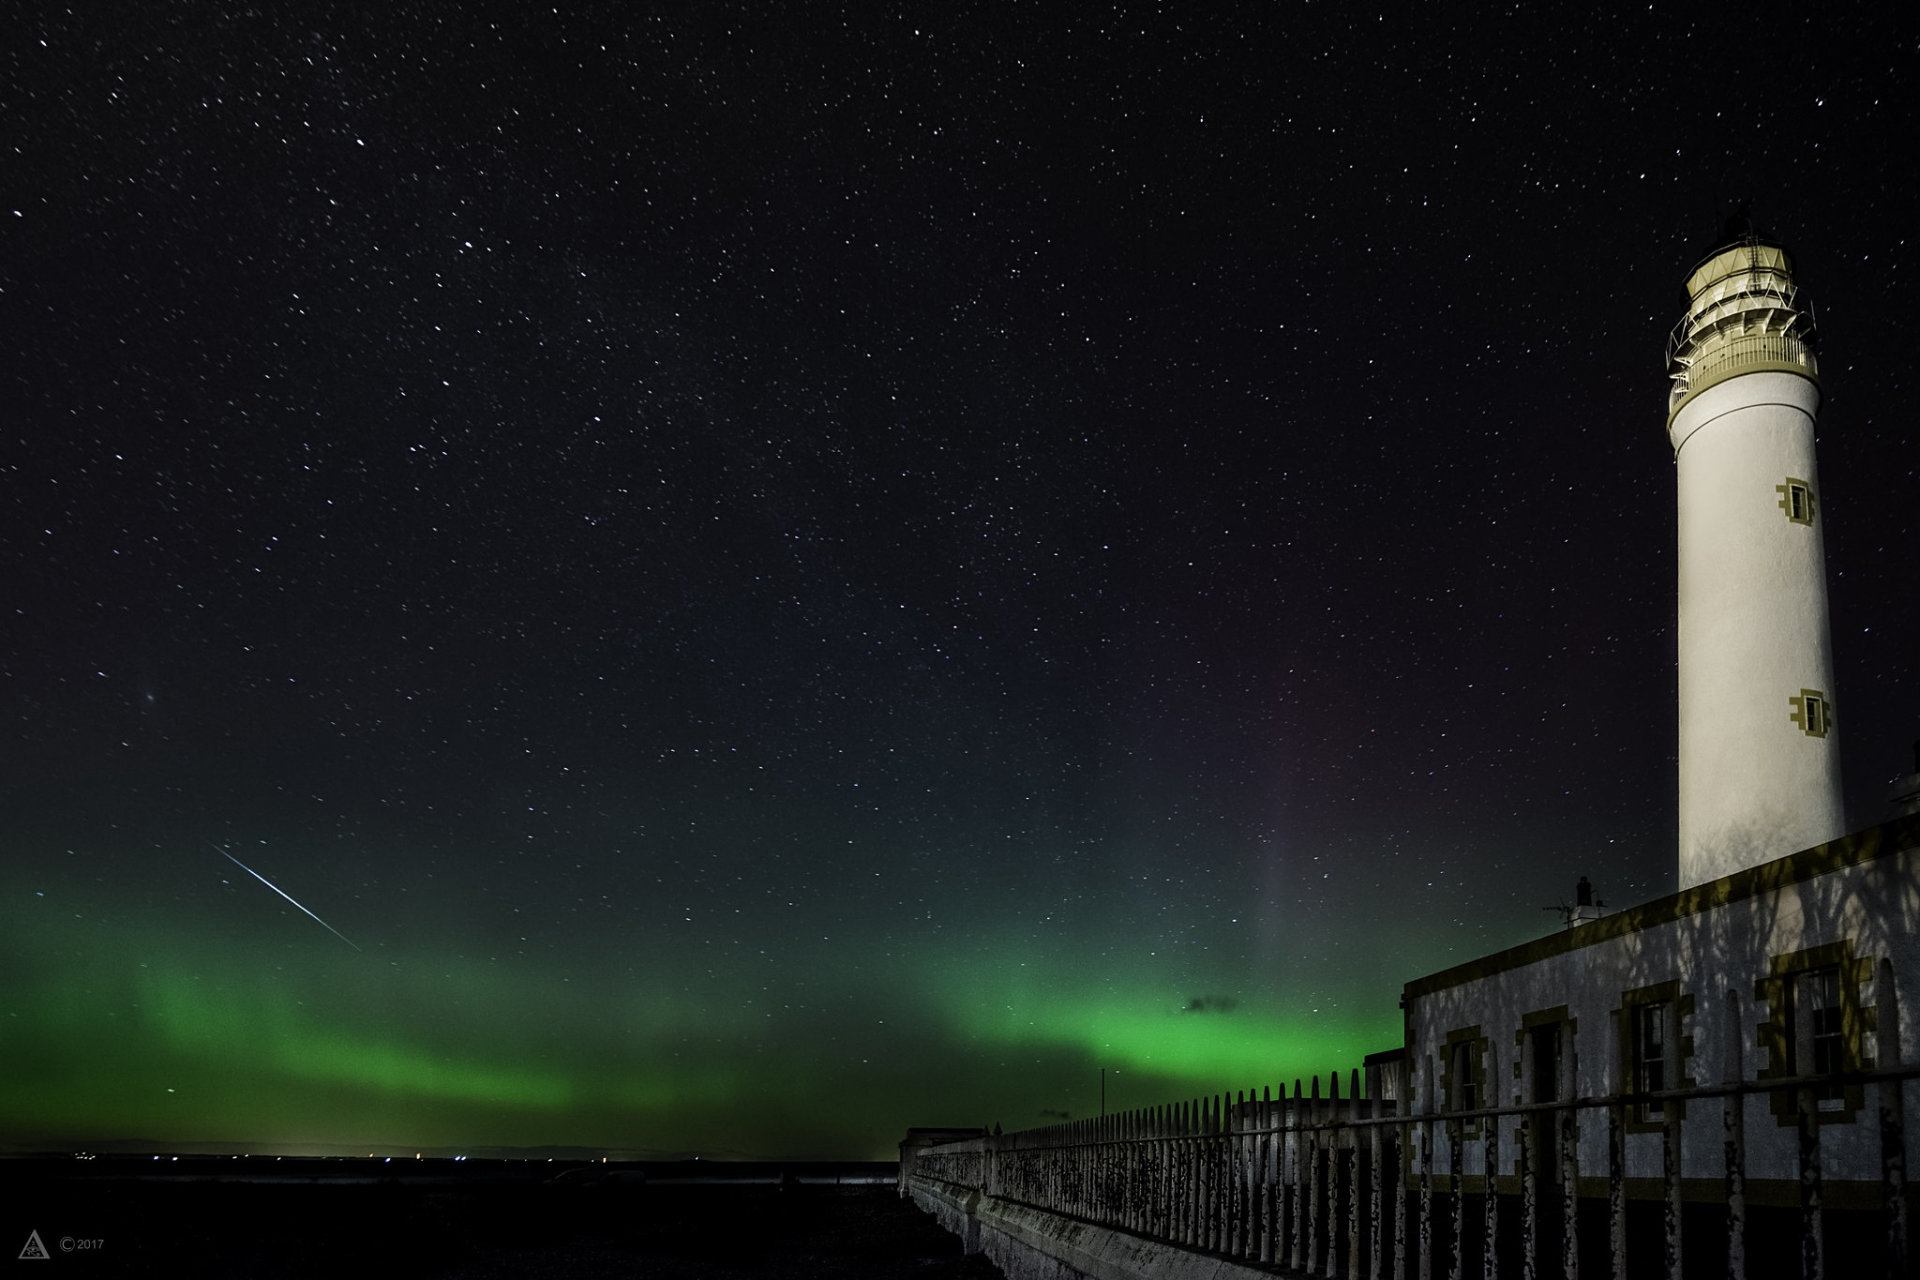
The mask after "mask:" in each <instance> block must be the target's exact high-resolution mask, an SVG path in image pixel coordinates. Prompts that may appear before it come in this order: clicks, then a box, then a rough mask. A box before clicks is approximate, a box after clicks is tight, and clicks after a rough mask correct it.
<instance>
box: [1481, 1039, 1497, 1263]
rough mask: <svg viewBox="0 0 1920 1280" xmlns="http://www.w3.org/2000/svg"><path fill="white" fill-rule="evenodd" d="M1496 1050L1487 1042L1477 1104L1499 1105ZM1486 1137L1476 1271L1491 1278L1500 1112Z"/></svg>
mask: <svg viewBox="0 0 1920 1280" xmlns="http://www.w3.org/2000/svg"><path fill="white" fill-rule="evenodd" d="M1500 1087H1501V1086H1500V1051H1499V1050H1498V1049H1496V1048H1495V1047H1494V1043H1493V1041H1492V1040H1491V1039H1489V1040H1488V1041H1487V1088H1486V1090H1485V1092H1484V1096H1483V1097H1482V1098H1481V1105H1482V1106H1487V1105H1492V1106H1494V1107H1498V1106H1499V1105H1500V1093H1499V1091H1500ZM1485 1124H1486V1126H1487V1128H1486V1135H1487V1136H1486V1139H1485V1141H1484V1142H1482V1144H1481V1154H1480V1163H1481V1166H1482V1170H1481V1174H1482V1177H1481V1181H1482V1182H1483V1183H1484V1184H1485V1185H1486V1189H1487V1203H1486V1210H1487V1216H1486V1221H1485V1224H1484V1225H1483V1226H1482V1228H1481V1245H1482V1252H1481V1255H1480V1274H1481V1275H1483V1276H1485V1277H1486V1280H1495V1277H1497V1276H1498V1275H1499V1274H1500V1114H1499V1112H1498V1111H1495V1113H1494V1114H1493V1115H1490V1116H1488V1117H1487V1118H1486V1120H1485Z"/></svg>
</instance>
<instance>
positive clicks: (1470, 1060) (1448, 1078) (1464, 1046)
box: [1440, 1027, 1487, 1136]
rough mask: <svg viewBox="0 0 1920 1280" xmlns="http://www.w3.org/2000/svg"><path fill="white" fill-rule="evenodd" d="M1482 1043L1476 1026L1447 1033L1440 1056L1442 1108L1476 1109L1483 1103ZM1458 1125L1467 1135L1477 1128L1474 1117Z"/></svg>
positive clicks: (1482, 1040)
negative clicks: (1460, 1125)
mask: <svg viewBox="0 0 1920 1280" xmlns="http://www.w3.org/2000/svg"><path fill="white" fill-rule="evenodd" d="M1485 1045H1486V1041H1485V1040H1484V1039H1482V1038H1481V1036H1480V1028H1479V1027H1462V1028H1460V1029H1459V1030H1457V1031H1449V1032H1448V1033H1447V1041H1446V1046H1445V1049H1444V1050H1443V1052H1442V1053H1441V1055H1440V1098H1441V1105H1442V1106H1443V1107H1444V1108H1445V1109H1446V1110H1448V1111H1453V1112H1458V1111H1478V1110H1479V1109H1480V1108H1482V1107H1484V1106H1486V1105H1487V1101H1486V1071H1485V1066H1484V1062H1483V1059H1482V1053H1483V1050H1484V1047H1485ZM1461 1124H1462V1126H1463V1128H1462V1129H1461V1130H1460V1131H1461V1132H1462V1133H1464V1134H1467V1135H1469V1136H1471V1135H1472V1134H1475V1133H1478V1132H1479V1130H1480V1122H1479V1121H1478V1120H1467V1121H1463V1122H1461Z"/></svg>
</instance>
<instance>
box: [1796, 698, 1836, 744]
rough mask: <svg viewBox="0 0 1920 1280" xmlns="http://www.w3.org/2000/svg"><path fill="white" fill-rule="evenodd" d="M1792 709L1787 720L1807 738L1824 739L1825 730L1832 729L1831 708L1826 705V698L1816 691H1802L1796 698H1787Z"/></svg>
mask: <svg viewBox="0 0 1920 1280" xmlns="http://www.w3.org/2000/svg"><path fill="white" fill-rule="evenodd" d="M1787 702H1788V703H1789V704H1790V705H1791V706H1792V707H1793V710H1792V712H1791V713H1790V714H1789V716H1788V719H1790V720H1792V721H1793V723H1794V724H1796V725H1798V726H1800V732H1802V733H1804V734H1806V735H1807V736H1808V737H1809V738H1824V737H1826V736H1827V730H1828V729H1830V728H1832V727H1833V708H1832V707H1831V706H1829V705H1828V703H1827V696H1826V695H1825V694H1824V693H1821V692H1820V691H1819V690H1818V689H1802V690H1801V691H1800V694H1799V696H1798V697H1794V698H1788V699H1787Z"/></svg>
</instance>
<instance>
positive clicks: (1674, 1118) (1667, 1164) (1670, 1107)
mask: <svg viewBox="0 0 1920 1280" xmlns="http://www.w3.org/2000/svg"><path fill="white" fill-rule="evenodd" d="M1680 1107H1681V1104H1680V1103H1679V1102H1676V1101H1675V1100H1673V1099H1671V1098H1669V1099H1668V1100H1667V1102H1666V1105H1665V1106H1664V1107H1663V1108H1662V1111H1661V1118H1660V1119H1661V1122H1660V1177H1661V1180H1662V1183H1663V1185H1662V1187H1661V1192H1662V1200H1663V1202H1664V1203H1665V1205H1666V1241H1667V1280H1686V1277H1684V1276H1682V1275H1681V1274H1680Z"/></svg>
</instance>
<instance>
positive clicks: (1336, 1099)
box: [1320, 1071, 1340, 1280]
mask: <svg viewBox="0 0 1920 1280" xmlns="http://www.w3.org/2000/svg"><path fill="white" fill-rule="evenodd" d="M1322 1117H1323V1118H1322V1120H1321V1123H1322V1124H1323V1125H1326V1126H1327V1127H1326V1128H1323V1129H1322V1130H1321V1132H1322V1133H1324V1134H1325V1135H1326V1141H1325V1142H1323V1143H1322V1144H1321V1146H1322V1147H1323V1148H1325V1150H1326V1164H1327V1169H1326V1173H1325V1174H1324V1175H1323V1176H1324V1178H1325V1180H1326V1185H1327V1211H1326V1213H1325V1214H1323V1215H1322V1216H1321V1219H1320V1225H1321V1235H1320V1238H1321V1240H1322V1242H1323V1243H1324V1244H1325V1245H1326V1252H1325V1253H1324V1254H1322V1255H1321V1256H1322V1257H1323V1258H1325V1259H1326V1262H1325V1264H1324V1266H1323V1268H1322V1270H1321V1272H1320V1274H1321V1275H1323V1276H1325V1277H1326V1280H1338V1277H1339V1275H1340V1130H1339V1129H1338V1128H1337V1127H1336V1126H1337V1125H1338V1124H1339V1120H1340V1073H1339V1072H1338V1071H1329V1072H1328V1073H1327V1106H1326V1110H1325V1111H1324V1112H1323V1113H1322Z"/></svg>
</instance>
